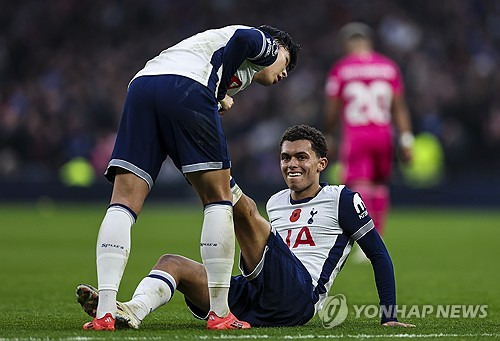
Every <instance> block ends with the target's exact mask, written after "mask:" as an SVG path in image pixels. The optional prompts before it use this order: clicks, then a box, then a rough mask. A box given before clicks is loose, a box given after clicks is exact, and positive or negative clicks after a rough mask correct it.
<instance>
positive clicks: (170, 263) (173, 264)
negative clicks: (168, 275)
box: [155, 254, 182, 272]
mask: <svg viewBox="0 0 500 341" xmlns="http://www.w3.org/2000/svg"><path fill="white" fill-rule="evenodd" d="M181 261H182V257H181V256H179V255H172V254H164V255H163V256H161V257H160V258H159V259H158V262H156V265H155V269H157V270H163V271H166V272H170V271H172V270H176V269H178V268H179V267H180V266H182V264H181Z"/></svg>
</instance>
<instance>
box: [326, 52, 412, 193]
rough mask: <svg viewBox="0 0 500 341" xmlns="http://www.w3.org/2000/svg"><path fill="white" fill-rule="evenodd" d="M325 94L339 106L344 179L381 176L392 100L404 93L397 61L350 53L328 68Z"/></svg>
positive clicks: (386, 163) (388, 152)
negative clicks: (339, 103) (339, 102)
mask: <svg viewBox="0 0 500 341" xmlns="http://www.w3.org/2000/svg"><path fill="white" fill-rule="evenodd" d="M325 90H326V95H327V96H328V97H333V98H338V99H339V100H340V101H341V107H342V115H341V120H342V134H343V140H342V147H341V155H340V156H341V160H342V162H343V163H344V166H345V167H346V174H345V179H344V180H345V181H346V182H347V183H348V182H349V181H351V180H356V179H370V180H384V179H387V177H388V176H389V174H390V169H391V159H392V129H391V104H392V100H393V97H394V96H395V95H400V94H402V93H403V90H404V89H403V81H402V77H401V73H400V71H399V68H398V67H397V65H396V64H395V63H394V62H393V61H392V60H390V59H389V58H387V57H385V56H383V55H381V54H379V53H376V52H369V53H362V54H350V55H348V56H346V57H344V58H342V59H341V60H340V61H338V62H337V63H336V64H335V65H334V66H333V67H332V69H331V71H330V73H329V76H328V79H327V83H326V89H325Z"/></svg>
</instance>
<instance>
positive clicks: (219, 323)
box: [207, 311, 251, 330]
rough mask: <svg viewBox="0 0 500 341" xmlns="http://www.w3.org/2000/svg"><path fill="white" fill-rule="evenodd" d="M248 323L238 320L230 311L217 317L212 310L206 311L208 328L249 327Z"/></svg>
mask: <svg viewBox="0 0 500 341" xmlns="http://www.w3.org/2000/svg"><path fill="white" fill-rule="evenodd" d="M249 328H251V327H250V323H248V322H245V321H240V320H238V319H237V318H236V317H235V316H234V315H233V314H232V313H231V312H229V314H227V316H226V317H219V316H217V315H216V314H215V313H214V312H213V311H211V312H209V313H208V323H207V329H208V330H226V329H249Z"/></svg>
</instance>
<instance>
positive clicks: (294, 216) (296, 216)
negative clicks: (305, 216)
mask: <svg viewBox="0 0 500 341" xmlns="http://www.w3.org/2000/svg"><path fill="white" fill-rule="evenodd" d="M301 211H302V210H301V209H300V208H297V209H296V210H294V211H293V212H292V215H291V216H290V221H291V222H292V223H294V222H296V221H297V220H299V218H300V212H301Z"/></svg>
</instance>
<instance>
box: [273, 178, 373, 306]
mask: <svg viewBox="0 0 500 341" xmlns="http://www.w3.org/2000/svg"><path fill="white" fill-rule="evenodd" d="M344 188H345V186H343V185H342V186H329V185H327V186H324V187H323V188H322V189H321V191H320V192H319V193H318V194H317V195H316V196H315V197H314V198H310V199H308V200H307V201H306V202H301V201H297V202H293V200H292V199H291V196H290V190H289V189H286V190H282V191H280V192H278V193H276V194H275V195H273V196H272V197H271V198H270V199H269V201H268V202H267V206H266V209H267V214H268V216H269V221H270V223H271V226H272V227H273V231H275V232H277V233H278V234H279V235H280V237H281V238H282V239H283V241H284V242H285V243H286V244H287V245H288V247H289V248H290V250H291V251H292V252H293V254H294V255H295V256H296V257H297V258H298V259H299V260H300V261H301V262H302V264H303V265H304V266H305V268H306V269H307V270H308V271H309V273H310V275H311V278H312V281H313V285H314V286H315V294H316V295H317V297H318V302H317V303H316V306H315V308H316V311H318V310H319V309H321V307H322V304H323V302H324V300H325V299H326V297H327V295H328V291H329V290H330V287H331V285H332V284H333V281H334V279H335V277H336V276H337V274H338V272H339V271H340V269H341V268H342V265H343V264H344V262H345V260H346V259H347V256H348V255H349V252H350V251H351V248H352V245H353V243H354V241H356V240H358V239H359V238H361V237H362V236H364V235H365V234H366V233H367V232H368V231H370V230H371V229H372V228H373V227H374V224H373V221H372V220H371V218H370V216H369V215H368V213H367V212H366V207H365V206H364V203H363V202H362V201H361V197H360V196H359V194H357V193H354V192H351V191H350V190H348V189H345V190H344ZM343 190H344V191H343ZM341 194H343V195H344V196H343V198H346V199H344V200H345V201H346V200H348V201H349V202H348V205H349V209H347V210H346V211H348V212H345V216H346V218H344V221H343V222H342V224H343V226H341V224H340V223H339V203H340V198H341ZM344 207H345V206H344Z"/></svg>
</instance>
